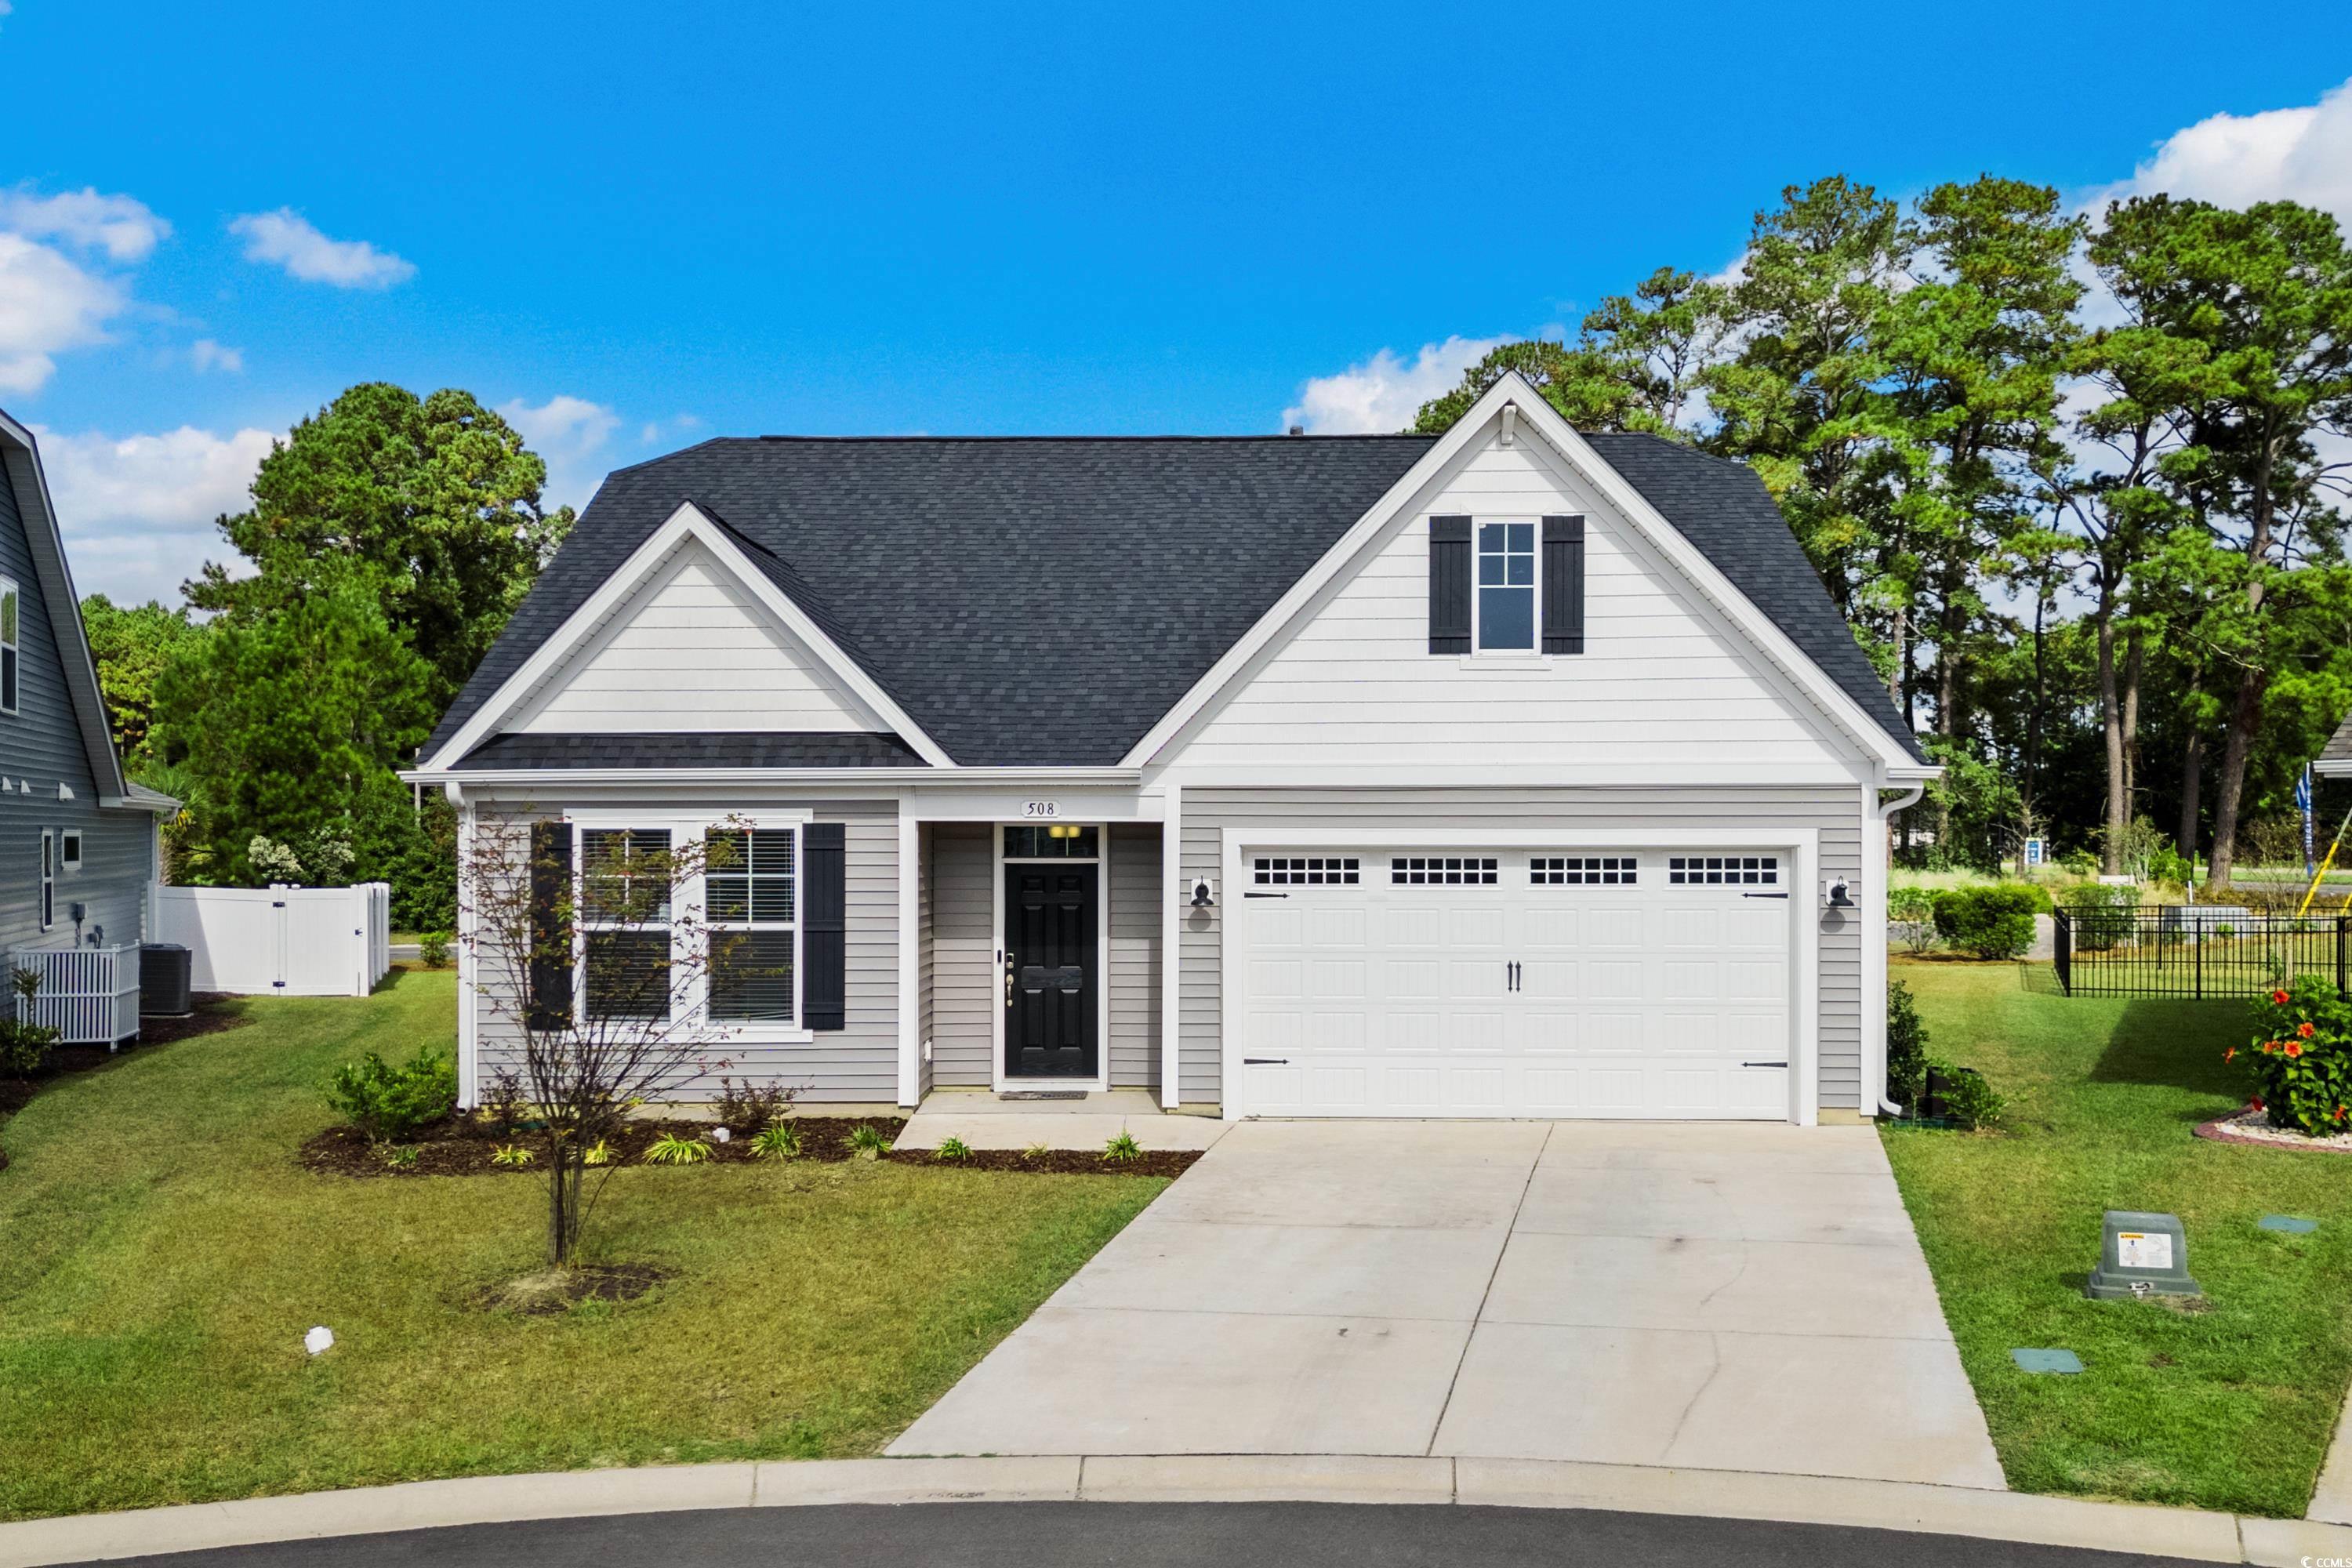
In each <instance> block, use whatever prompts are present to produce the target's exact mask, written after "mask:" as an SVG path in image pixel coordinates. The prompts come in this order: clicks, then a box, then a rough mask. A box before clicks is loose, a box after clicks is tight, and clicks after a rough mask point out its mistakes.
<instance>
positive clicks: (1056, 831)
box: [1045, 822, 1078, 838]
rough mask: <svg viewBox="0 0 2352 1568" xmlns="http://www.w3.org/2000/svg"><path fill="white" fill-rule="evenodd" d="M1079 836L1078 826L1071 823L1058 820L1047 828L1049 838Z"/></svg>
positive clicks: (1046, 833) (1046, 832) (1046, 835)
mask: <svg viewBox="0 0 2352 1568" xmlns="http://www.w3.org/2000/svg"><path fill="white" fill-rule="evenodd" d="M1077 836H1078V830H1077V828H1076V826H1075V825H1073V824H1070V823H1064V822H1057V823H1055V824H1054V825H1053V826H1050V827H1048V828H1046V829H1045V837H1048V838H1076V837H1077Z"/></svg>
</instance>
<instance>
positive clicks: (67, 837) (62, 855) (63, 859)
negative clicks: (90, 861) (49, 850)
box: [58, 827, 81, 871]
mask: <svg viewBox="0 0 2352 1568" xmlns="http://www.w3.org/2000/svg"><path fill="white" fill-rule="evenodd" d="M58 865H59V866H60V867H61V868H64V869H65V870H68V871H79V870H80V869H81V829H80V828H79V827H69V828H68V829H67V830H66V831H65V832H64V833H63V834H61V835H59V836H58Z"/></svg>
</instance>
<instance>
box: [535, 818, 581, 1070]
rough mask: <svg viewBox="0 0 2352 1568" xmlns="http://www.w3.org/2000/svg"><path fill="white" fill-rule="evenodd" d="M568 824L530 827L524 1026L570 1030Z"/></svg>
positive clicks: (569, 859)
mask: <svg viewBox="0 0 2352 1568" xmlns="http://www.w3.org/2000/svg"><path fill="white" fill-rule="evenodd" d="M571 909H572V825H571V824H570V823H568V822H534V823H532V824H531V825H530V1026H531V1027H532V1028H534V1029H568V1028H570V1027H571V1026H572V922H571V921H570V920H569V919H568V918H567V917H568V916H569V915H570V913H571Z"/></svg>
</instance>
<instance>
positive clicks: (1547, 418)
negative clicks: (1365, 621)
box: [1121, 371, 1941, 778]
mask: <svg viewBox="0 0 2352 1568" xmlns="http://www.w3.org/2000/svg"><path fill="white" fill-rule="evenodd" d="M1514 405H1516V406H1517V408H1518V410H1519V413H1520V415H1521V416H1523V426H1522V427H1523V428H1525V429H1526V430H1528V431H1529V432H1531V433H1533V434H1535V435H1538V436H1540V437H1543V439H1544V440H1545V442H1546V443H1547V444H1548V445H1549V446H1550V447H1552V448H1553V449H1554V450H1556V451H1557V452H1559V454H1560V455H1561V456H1562V457H1564V458H1567V459H1568V461H1569V464H1570V467H1571V468H1573V469H1574V470H1576V472H1577V474H1578V475H1579V477H1580V478H1581V479H1584V481H1585V482H1586V483H1588V484H1590V485H1591V486H1592V488H1593V489H1595V490H1596V491H1598V492H1599V494H1600V496H1601V499H1602V500H1604V501H1606V502H1607V503H1608V504H1609V505H1610V506H1612V507H1613V508H1614V509H1615V510H1617V511H1618V512H1619V513H1620V514H1621V515H1622V516H1623V517H1624V518H1625V519H1626V521H1628V522H1630V523H1631V524H1632V525H1633V528H1634V530H1635V531H1636V532H1638V533H1640V534H1641V535H1642V536H1643V538H1644V539H1646V540H1647V542H1649V543H1650V545H1651V546H1652V548H1654V549H1655V550H1656V551H1657V552H1659V553H1660V554H1661V555H1663V556H1664V558H1665V560H1666V561H1667V563H1669V564H1670V565H1672V566H1674V567H1675V569H1676V570H1678V571H1680V572H1681V573H1682V574H1683V575H1684V576H1685V578H1686V579H1688V581H1689V582H1690V584H1691V585H1692V587H1693V588H1694V589H1696V591H1697V592H1698V593H1699V594H1700V595H1701V596H1702V597H1704V598H1706V599H1707V600H1708V601H1709V602H1710V603H1712V604H1713V605H1714V606H1715V607H1716V609H1717V611H1719V612H1720V613H1722V614H1723V615H1724V616H1726V617H1727V618H1728V619H1729V620H1730V621H1731V622H1732V623H1733V624H1734V625H1735V626H1738V628H1739V629H1740V630H1741V631H1742V632H1744V633H1745V634H1746V635H1747V636H1748V637H1749V638H1750V639H1751V640H1752V641H1753V642H1754V643H1755V644H1756V646H1757V647H1759V649H1760V650H1761V651H1762V652H1763V653H1764V654H1765V655H1766V657H1768V658H1770V659H1771V660H1772V661H1773V662H1774V663H1776V664H1778V665H1780V667H1781V668H1782V669H1783V670H1784V671H1785V672H1786V673H1787V674H1788V675H1789V676H1790V678H1791V679H1794V680H1795V681H1796V683H1797V684H1798V686H1799V687H1800V689H1802V690H1803V691H1804V692H1805V693H1806V695H1807V696H1808V697H1810V698H1811V700H1813V701H1814V702H1815V703H1816V704H1818V705H1819V706H1820V707H1821V708H1822V711H1823V712H1824V713H1825V714H1826V715H1827V716H1828V717H1829V718H1830V719H1832V721H1834V722H1836V723H1837V724H1838V725H1839V726H1840V727H1841V728H1843V729H1844V730H1846V731H1849V732H1850V734H1851V735H1852V737H1853V739H1854V740H1855V741H1856V742H1859V743H1860V744H1861V746H1862V748H1863V750H1864V752H1866V753H1868V754H1869V755H1870V756H1871V757H1872V759H1873V760H1874V761H1875V762H1877V763H1880V764H1881V765H1882V766H1884V767H1885V769H1886V770H1887V772H1888V773H1889V775H1890V776H1893V777H1927V778H1932V777H1935V776H1937V774H1938V773H1940V772H1941V770H1940V769H1937V768H1935V767H1933V766H1929V765H1927V764H1923V763H1917V762H1915V761H1914V760H1913V759H1912V757H1911V755H1910V753H1909V752H1906V751H1905V750H1904V749H1903V747H1902V745H1901V744H1900V743H1899V742H1896V740H1895V737H1894V736H1892V735H1890V734H1889V733H1887V731H1886V730H1885V727H1884V726H1883V725H1882V724H1881V723H1880V722H1879V721H1877V720H1875V719H1874V718H1872V717H1871V716H1870V715H1869V714H1868V713H1866V712H1865V711H1864V710H1863V708H1862V706H1861V705H1860V704H1859V703H1857V702H1856V701H1855V700H1853V698H1852V697H1850V696H1848V695H1847V694H1846V692H1845V690H1844V689H1843V688H1842V687H1840V686H1839V685H1838V684H1837V683H1836V682H1835V681H1833V680H1832V679H1830V678H1829V676H1828V674H1827V673H1826V672H1825V671H1823V670H1822V668H1821V666H1819V665H1818V664H1815V663H1814V662H1813V660H1812V659H1811V657H1809V656H1808V655H1807V654H1805V653H1804V651H1803V650H1802V649H1801V648H1799V647H1797V646H1796V644H1795V643H1794V642H1792V641H1790V638H1789V636H1788V634H1787V633H1785V632H1783V631H1781V630H1780V627H1779V626H1775V625H1774V624H1773V623H1772V620H1771V618H1770V617H1769V616H1766V615H1765V614H1764V613H1763V612H1762V611H1761V610H1759V609H1758V608H1757V607H1756V605H1755V604H1754V602H1753V601H1751V600H1750V599H1749V598H1748V595H1746V594H1744V593H1743V592H1741V591H1740V590H1739V589H1738V587H1737V586H1736V585H1735V584H1733V583H1732V582H1731V580H1730V579H1729V578H1728V577H1727V576H1725V575H1724V574H1723V572H1722V570H1721V569H1720V568H1718V567H1717V565H1716V564H1715V563H1714V562H1712V561H1710V560H1708V559H1707V557H1706V554H1705V552H1702V551H1700V550H1699V549H1698V548H1697V547H1696V546H1695V545H1693V544H1692V543H1691V542H1690V541H1688V540H1687V539H1685V538H1684V537H1683V535H1682V533H1681V532H1680V531H1678V530H1677V529H1676V528H1675V526H1674V524H1673V523H1671V522H1669V521H1667V520H1666V518H1665V517H1664V515H1663V514H1662V513H1660V512H1659V511H1658V510H1657V509H1656V508H1655V507H1653V506H1652V505H1651V504H1650V503H1649V502H1648V501H1647V500H1643V497H1642V494H1641V492H1640V491H1638V490H1636V489H1634V488H1633V486H1632V485H1631V484H1629V483H1628V482H1627V481H1626V480H1625V479H1624V478H1623V477H1622V475H1620V474H1619V473H1618V472H1617V470H1616V469H1614V468H1611V467H1610V466H1609V465H1608V463H1606V462H1605V461H1603V460H1602V459H1601V456H1600V455H1599V454H1598V453H1596V452H1595V451H1593V449H1592V448H1591V446H1589V445H1588V444H1587V443H1586V442H1585V440H1584V438H1583V437H1580V436H1579V435H1578V434H1577V433H1576V432H1575V431H1574V430H1573V429H1571V428H1570V426H1569V424H1568V422H1567V421H1566V420H1565V419H1562V418H1561V417H1560V416H1559V411H1558V410H1556V409H1554V408H1553V407H1552V406H1551V405H1549V403H1546V402H1545V401H1544V400H1543V398H1542V397H1541V396H1540V395H1538V393H1537V392H1536V391H1535V389H1534V388H1533V387H1531V386H1529V385H1528V383H1527V382H1526V381H1525V380H1523V379H1521V378H1520V376H1519V375H1518V374H1517V372H1511V371H1507V372H1505V373H1504V374H1503V376H1502V378H1501V379H1500V380H1498V381H1497V382H1496V384H1494V385H1493V386H1492V387H1490V388H1489V389H1488V390H1487V392H1486V395H1485V396H1483V397H1481V398H1480V399H1479V400H1478V402H1477V403H1476V404H1475V405H1474V406H1473V407H1472V408H1471V410H1470V412H1469V413H1467V414H1465V416H1463V417H1462V418H1461V419H1459V420H1458V421H1456V422H1455V423H1454V427H1453V428H1452V429H1450V430H1448V431H1447V432H1446V433H1445V434H1444V436H1442V437H1439V438H1438V440H1437V441H1436V442H1435V443H1434V444H1433V445H1432V446H1431V447H1430V448H1429V450H1428V451H1426V452H1424V453H1423V454H1422V457H1421V460H1420V461H1418V462H1416V463H1414V464H1413V465H1412V468H1408V469H1406V470H1405V473H1404V475H1403V477H1402V478H1401V479H1398V480H1397V481H1396V483H1394V484H1393V485H1391V486H1390V487H1389V489H1388V490H1387V492H1386V493H1385V494H1383V495H1382V496H1381V499H1380V500H1378V501H1376V502H1374V503H1373V505H1372V508H1371V510H1369V511H1367V512H1366V513H1364V515H1363V516H1362V517H1361V518H1359V519H1358V520H1357V521H1356V522H1355V524H1354V525H1353V526H1352V527H1350V528H1349V530H1348V531H1347V532H1346V533H1345V534H1344V535H1342V536H1341V537H1340V539H1339V542H1338V543H1336V544H1334V545H1333V546H1332V547H1331V548H1330V549H1329V550H1328V551H1327V552H1324V555H1323V557H1322V559H1321V560H1319V561H1318V562H1317V563H1315V564H1314V566H1313V567H1311V568H1310V569H1309V570H1308V571H1307V573H1306V574H1305V575H1303V576H1302V577H1300V578H1299V579H1298V581H1297V582H1296V583H1294V584H1291V585H1290V588H1289V590H1288V591H1287V592H1286V593H1285V594H1284V595H1282V597H1281V598H1279V599H1277V600H1276V601H1275V604H1274V607H1273V608H1271V609H1269V610H1267V611H1266V613H1265V615H1263V616H1260V617H1259V618H1258V621H1257V624H1256V625H1255V626H1252V627H1251V628H1250V629H1249V630H1248V632H1246V633H1245V634H1244V635H1243V637H1241V639H1240V640H1239V641H1237V642H1235V643H1234V646H1233V647H1229V648H1227V649H1226V650H1225V652H1224V655H1223V658H1219V659H1218V660H1217V662H1216V663H1215V664H1214V665H1213V666H1211V667H1210V668H1209V671H1208V673H1207V674H1205V675H1203V676H1202V677H1201V679H1199V680H1197V681H1195V682H1194V683H1193V685H1192V689H1191V690H1189V691H1187V692H1186V693H1185V694H1184V696H1183V698H1182V699H1181V700H1180V701H1178V702H1177V704H1176V705H1175V706H1174V707H1173V708H1171V709H1170V710H1168V711H1167V712H1166V713H1165V714H1163V715H1161V717H1160V721H1159V722H1158V723H1156V724H1154V725H1153V726H1152V727H1151V729H1150V731H1149V732H1147V733H1146V734H1145V735H1144V737H1143V739H1141V740H1140V741H1138V742H1136V743H1135V745H1134V747H1133V748H1132V749H1130V750H1129V752H1128V754H1127V755H1126V756H1125V757H1124V758H1122V759H1121V761H1122V763H1127V764H1129V765H1135V766H1140V765H1142V764H1144V763H1149V762H1150V761H1151V760H1152V759H1153V758H1154V757H1156V756H1158V755H1159V753H1160V751H1161V750H1162V749H1163V748H1164V747H1165V746H1166V745H1167V744H1168V742H1171V740H1173V739H1175V738H1176V737H1177V736H1178V735H1180V734H1181V733H1182V731H1183V730H1184V727H1185V726H1186V725H1187V724H1189V723H1191V722H1192V720H1193V719H1194V718H1195V717H1196V716H1198V715H1199V714H1200V713H1201V712H1202V710H1205V709H1206V708H1207V707H1208V706H1209V704H1210V703H1211V702H1212V701H1213V700H1215V699H1216V698H1217V697H1218V696H1220V695H1222V694H1223V692H1224V691H1225V690H1226V689H1227V688H1228V687H1230V686H1232V685H1233V684H1234V682H1235V681H1236V680H1237V679H1239V678H1240V677H1242V676H1243V674H1244V672H1245V671H1246V670H1247V669H1248V668H1249V667H1250V665H1251V662H1252V661H1253V660H1254V659H1255V658H1257V656H1258V655H1259V653H1261V652H1262V651H1264V650H1265V648H1266V647H1269V646H1270V645H1271V644H1272V643H1273V642H1274V641H1275V639H1276V637H1280V636H1282V635H1284V634H1285V633H1286V632H1287V631H1288V630H1289V629H1290V627H1291V626H1292V623H1293V622H1294V621H1296V620H1297V618H1298V616H1300V615H1301V613H1302V612H1304V611H1306V610H1307V608H1308V607H1309V606H1310V605H1313V603H1314V602H1315V600H1316V599H1317V597H1318V595H1321V594H1322V592H1323V590H1324V589H1325V588H1326V587H1328V585H1329V584H1331V583H1332V582H1334V581H1335V580H1336V579H1337V578H1338V577H1339V574H1341V573H1342V572H1345V571H1348V570H1349V569H1350V568H1352V567H1353V566H1354V565H1355V563H1356V561H1357V558H1358V557H1360V555H1362V554H1363V553H1364V552H1366V551H1367V550H1369V549H1370V548H1372V547H1373V546H1374V545H1375V543H1376V542H1378V541H1379V540H1380V539H1381V536H1382V535H1383V534H1385V533H1386V532H1387V531H1388V528H1389V525H1390V524H1391V523H1392V522H1394V521H1397V520H1398V519H1399V518H1401V517H1402V516H1403V515H1404V514H1405V508H1406V506H1407V505H1408V503H1410V502H1412V500H1415V499H1416V498H1417V497H1418V496H1419V495H1420V493H1421V492H1422V490H1423V489H1424V488H1425V487H1426V486H1427V485H1428V484H1429V482H1430V481H1431V480H1433V479H1435V478H1436V477H1437V476H1438V475H1439V474H1441V473H1442V472H1444V469H1445V468H1446V467H1447V466H1448V465H1449V464H1451V463H1452V462H1453V461H1454V459H1455V458H1457V457H1459V456H1460V455H1461V454H1462V453H1463V452H1465V450H1467V449H1468V448H1469V447H1470V446H1471V445H1472V443H1474V442H1475V441H1477V440H1481V439H1483V438H1484V437H1485V434H1486V428H1487V426H1488V425H1489V424H1490V423H1492V422H1494V421H1495V420H1496V418H1497V417H1498V416H1500V413H1501V411H1502V410H1503V409H1504V408H1505V407H1507V406H1514ZM1474 529H1475V523H1474ZM1472 555H1473V559H1474V566H1473V570H1472V573H1471V575H1472V576H1473V577H1474V578H1475V576H1476V570H1475V555H1476V542H1475V531H1474V534H1473V542H1472ZM1538 558H1539V559H1540V552H1538ZM1475 589H1476V584H1475V583H1474V584H1472V590H1473V593H1474V595H1475ZM1538 630H1540V622H1538ZM1473 636H1474V638H1475V630H1474V634H1473ZM1538 646H1540V645H1538ZM1473 651H1474V653H1475V647H1474V650H1473Z"/></svg>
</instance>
